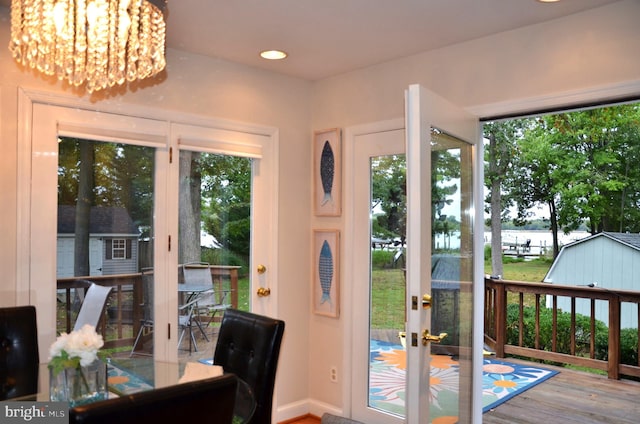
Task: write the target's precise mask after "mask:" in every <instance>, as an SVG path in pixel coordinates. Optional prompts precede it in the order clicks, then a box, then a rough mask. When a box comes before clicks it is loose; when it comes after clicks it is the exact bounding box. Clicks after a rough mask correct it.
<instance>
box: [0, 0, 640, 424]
mask: <svg viewBox="0 0 640 424" xmlns="http://www.w3.org/2000/svg"><path fill="white" fill-rule="evenodd" d="M638 18H640V2H638V1H637V0H625V1H621V2H618V3H614V4H612V5H610V6H606V7H603V8H600V9H594V10H591V11H588V12H585V13H581V14H578V15H574V16H570V17H567V18H564V19H561V20H558V21H556V22H550V23H546V24H542V25H536V26H532V27H529V28H524V29H521V30H517V31H510V32H507V33H503V34H497V35H494V36H491V37H486V38H483V39H480V40H476V41H473V42H468V43H463V44H459V45H454V46H450V47H447V48H444V49H440V50H436V51H431V52H425V53H422V54H419V55H415V56H412V57H409V58H405V59H401V60H397V61H394V62H389V63H383V64H380V65H377V66H373V67H370V68H367V69H363V70H360V71H357V72H352V73H348V74H345V75H341V76H338V77H335V78H330V79H327V80H323V81H319V82H317V83H314V84H311V83H308V82H304V81H301V80H297V79H293V78H289V77H284V76H278V75H275V74H272V73H268V72H263V71H257V70H255V69H252V68H248V67H244V66H240V65H235V64H231V63H228V62H224V61H217V60H212V59H208V58H204V57H200V56H196V55H192V54H187V53H183V52H179V51H175V50H169V51H168V67H167V72H166V73H165V74H164V75H163V76H161V77H159V78H156V80H155V81H148V82H145V83H142V84H140V87H134V88H133V89H129V90H117V93H116V94H115V95H112V96H107V97H101V96H100V95H98V96H96V98H93V99H92V101H93V102H95V104H96V105H98V106H99V105H100V104H105V103H107V104H112V103H126V104H139V105H143V106H145V107H157V108H164V109H169V110H176V111H179V112H181V113H194V114H198V115H204V116H208V117H215V118H226V119H231V120H236V121H241V122H247V123H254V124H260V125H267V126H272V127H277V128H279V130H280V132H279V136H280V156H279V162H280V178H279V181H280V186H279V187H278V190H279V196H280V197H279V199H280V202H279V213H280V215H279V223H280V227H279V250H280V251H279V255H278V256H279V258H280V262H279V264H278V265H279V275H280V281H279V282H278V284H279V286H278V287H279V288H278V293H275V295H276V296H278V306H279V315H280V317H281V318H283V319H284V320H285V321H286V322H287V329H286V331H285V333H286V334H285V340H284V344H283V351H282V356H281V360H280V366H279V376H278V383H279V389H278V393H277V395H278V404H279V406H280V407H281V408H280V409H281V414H280V416H279V418H280V419H286V418H290V417H291V416H294V415H296V414H297V413H298V412H300V411H301V412H302V413H306V412H307V410H306V409H305V408H307V405H308V400H309V399H311V400H312V407H314V408H316V409H315V410H313V411H312V412H316V413H320V412H322V411H320V410H319V409H318V408H330V409H333V410H336V411H339V410H341V409H342V410H348V394H349V390H350V388H349V386H348V378H346V377H347V371H348V370H345V367H346V366H348V364H346V363H345V361H344V360H343V352H344V351H345V349H347V348H348V346H349V341H348V340H344V339H343V334H345V330H346V329H348V327H349V325H350V321H349V319H350V306H349V303H348V302H349V301H350V300H351V298H350V297H349V296H348V290H349V285H350V284H351V282H346V281H343V282H342V288H343V293H345V292H346V293H345V294H346V295H344V296H342V299H343V304H342V305H341V308H340V309H341V316H340V318H339V319H332V318H327V317H321V316H316V315H313V314H311V312H310V299H309V293H310V292H309V285H310V284H309V279H310V278H311V269H312V267H311V266H310V263H311V260H310V251H309V247H310V232H311V229H313V228H339V229H342V230H344V228H343V219H344V213H343V216H342V217H339V218H326V217H325V218H317V217H314V216H313V215H312V210H311V206H310V205H311V196H312V190H311V168H312V167H311V163H312V162H311V149H310V145H311V142H310V141H311V137H312V132H313V130H318V129H324V128H333V127H340V128H343V129H344V128H346V127H347V126H351V125H357V124H364V123H370V122H377V121H382V120H387V119H394V118H400V117H402V116H403V110H404V103H403V93H404V89H405V88H406V87H407V86H408V85H409V84H411V83H421V84H423V85H425V86H426V87H427V88H429V89H431V90H432V91H435V92H436V93H438V94H440V95H442V96H444V97H447V98H449V99H450V100H452V101H453V102H455V103H457V104H459V105H461V106H464V107H468V108H473V110H475V111H478V113H479V114H480V115H490V114H492V113H494V112H493V111H496V110H505V109H506V110H509V109H514V108H527V107H529V106H531V105H534V106H535V105H540V104H549V103H551V104H554V103H555V104H558V100H557V99H556V98H555V97H554V96H557V95H561V94H566V93H567V92H571V93H573V92H576V93H577V94H576V96H573V97H571V98H573V99H576V100H582V99H583V98H585V96H586V97H589V96H591V97H594V96H596V97H597V96H602V95H603V93H606V92H607V91H606V90H605V91H600V90H599V89H600V88H602V87H609V89H610V92H618V91H621V92H624V91H629V88H628V87H631V90H636V89H637V87H638V86H637V85H634V84H633V82H634V81H636V82H637V81H638V79H639V78H640V55H638V54H637V53H638V42H639V41H640V25H638ZM8 34H9V13H8V10H6V9H4V8H1V7H0V75H1V76H2V79H1V81H0V143H2V154H1V155H0V175H1V177H2V178H0V204H2V208H0V233H1V234H2V237H3V238H2V239H3V243H2V245H1V247H0V269H2V270H3V272H4V275H3V279H2V287H1V288H0V304H2V305H10V304H14V303H15V275H16V262H17V253H16V248H15V246H16V230H15V225H16V220H17V216H16V158H17V150H18V149H19V148H20V146H18V145H17V135H16V134H17V127H16V126H17V87H19V86H25V87H29V88H32V89H39V90H46V91H53V92H57V93H64V94H68V95H70V96H74V95H78V94H77V93H74V92H73V91H72V90H69V89H62V88H61V87H62V84H61V83H59V82H57V81H56V80H45V79H44V78H42V77H41V76H37V75H35V74H33V73H32V72H30V71H23V70H21V69H20V68H19V67H18V66H17V65H16V64H15V63H14V61H13V60H12V59H11V57H10V56H9V52H8V49H6V47H2V46H7V45H8V42H9V40H8ZM627 83H630V84H629V85H627ZM143 87H144V88H143ZM611 87H613V88H611ZM638 92H640V89H638ZM547 96H550V97H547ZM532 98H533V99H532ZM566 99H568V97H567V98H566ZM566 99H564V100H562V102H566V101H568V100H566ZM501 102H505V103H501ZM486 105H489V106H486ZM347 183H348V182H345V184H347ZM343 234H344V231H343ZM348 266H349V264H346V263H344V262H342V266H341V272H342V273H343V274H344V272H345V269H346V268H347V267H348ZM332 365H337V366H338V372H339V376H340V380H341V382H343V384H346V385H340V384H338V385H336V384H334V383H330V382H329V379H328V371H327V370H328V369H329V367H330V366H332ZM345 399H347V400H346V401H345ZM283 408H284V410H283Z"/></svg>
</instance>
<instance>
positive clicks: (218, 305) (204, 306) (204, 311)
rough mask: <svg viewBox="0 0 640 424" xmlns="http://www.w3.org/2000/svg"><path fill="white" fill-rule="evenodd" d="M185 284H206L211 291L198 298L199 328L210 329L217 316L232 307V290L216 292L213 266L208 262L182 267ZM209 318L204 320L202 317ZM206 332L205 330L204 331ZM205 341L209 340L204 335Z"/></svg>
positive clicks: (195, 314)
mask: <svg viewBox="0 0 640 424" xmlns="http://www.w3.org/2000/svg"><path fill="white" fill-rule="evenodd" d="M182 272H183V277H184V282H185V284H206V285H209V286H211V290H209V291H206V292H203V293H201V294H200V295H199V297H198V303H197V306H196V308H195V310H194V316H195V317H196V319H197V320H198V324H199V327H200V328H201V329H203V328H209V327H210V325H211V323H212V322H213V321H214V320H215V318H216V316H217V314H219V313H223V312H224V311H225V310H226V309H228V308H230V307H231V303H230V302H231V296H230V294H229V293H230V292H231V290H230V289H229V290H222V288H221V287H220V289H219V290H216V288H215V286H214V284H213V278H212V277H211V265H210V264H208V263H206V262H190V263H186V264H184V265H183V266H182ZM203 316H205V317H207V319H206V320H202V317H203ZM203 332H204V330H203ZM204 336H205V339H206V338H207V336H206V334H204Z"/></svg>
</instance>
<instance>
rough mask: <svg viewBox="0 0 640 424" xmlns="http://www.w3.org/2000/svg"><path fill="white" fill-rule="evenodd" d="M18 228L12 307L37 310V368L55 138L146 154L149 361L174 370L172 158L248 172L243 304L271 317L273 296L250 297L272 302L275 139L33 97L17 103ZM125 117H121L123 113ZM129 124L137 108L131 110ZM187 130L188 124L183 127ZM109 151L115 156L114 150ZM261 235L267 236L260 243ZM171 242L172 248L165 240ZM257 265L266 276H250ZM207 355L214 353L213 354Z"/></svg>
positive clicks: (43, 343) (46, 321)
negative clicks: (262, 290)
mask: <svg viewBox="0 0 640 424" xmlns="http://www.w3.org/2000/svg"><path fill="white" fill-rule="evenodd" d="M20 99H21V100H20V101H21V111H20V117H19V120H20V123H21V124H20V126H21V133H20V135H19V138H20V146H21V148H22V150H21V152H20V154H19V165H18V169H19V171H18V172H19V178H18V185H19V190H18V193H19V199H18V204H19V208H20V211H19V215H20V218H19V222H18V238H19V242H18V250H19V253H20V254H19V258H20V259H19V263H18V277H19V278H18V279H19V282H18V284H17V289H18V295H17V296H18V302H19V303H20V304H32V305H35V306H36V307H37V309H38V336H39V345H40V347H41V349H40V352H41V360H42V361H43V362H46V360H47V352H48V347H49V346H50V344H51V343H52V342H53V341H54V340H55V337H56V301H55V299H56V296H55V294H56V254H55V252H56V236H57V231H56V227H57V225H56V218H57V214H56V205H57V202H56V197H57V193H58V188H57V186H56V185H57V178H56V175H57V173H58V170H59V168H58V155H59V154H58V149H59V146H58V141H59V137H73V138H78V139H82V140H92V141H97V142H102V143H111V144H114V145H116V146H121V145H126V146H138V147H140V148H142V149H146V150H148V151H149V152H150V157H151V161H152V162H153V169H154V171H153V176H152V179H153V184H152V185H153V192H152V193H151V196H152V208H151V209H152V210H151V211H150V213H152V214H153V217H152V225H153V229H152V237H153V239H154V241H155V243H153V245H154V250H153V254H152V256H153V258H152V263H153V268H154V286H155V288H154V291H153V305H154V307H153V309H154V313H153V315H154V326H155V328H156V329H163V330H164V329H167V330H169V329H170V330H169V331H155V332H154V333H155V334H154V340H153V353H154V357H155V358H156V359H159V360H163V361H172V362H173V361H177V339H178V335H179V334H178V325H177V319H178V317H177V314H178V295H177V275H176V274H177V273H176V269H177V267H178V254H177V250H178V249H177V248H175V247H176V246H177V242H176V240H177V239H178V236H177V234H178V218H177V215H178V213H177V211H178V179H179V170H178V169H179V163H178V162H179V161H178V160H177V158H178V156H179V152H180V150H181V149H183V150H184V149H187V150H193V151H200V152H210V153H214V154H222V155H233V156H241V157H244V158H247V159H248V160H251V161H252V164H251V186H252V187H251V190H252V197H251V205H250V209H251V217H252V219H251V246H250V264H249V278H250V282H249V287H250V289H249V290H250V294H249V304H250V308H251V309H252V310H253V311H255V312H257V313H261V314H266V315H275V314H276V313H277V309H276V307H277V305H276V303H275V299H276V296H270V297H258V296H257V295H256V290H257V288H259V287H269V288H270V289H271V292H272V293H273V292H274V291H275V290H276V281H277V269H276V263H277V258H276V254H277V249H276V247H277V221H276V213H275V208H276V207H277V193H275V192H274V187H277V172H275V170H276V169H277V131H276V130H275V129H271V128H263V127H255V126H251V127H249V126H247V127H243V126H240V125H236V124H229V123H227V122H218V121H212V122H208V121H207V122H204V123H203V122H202V120H201V119H200V118H197V119H196V118H191V117H188V116H183V117H181V119H182V120H183V122H187V123H184V124H177V123H175V122H172V121H171V120H169V119H168V118H167V117H166V116H164V115H163V114H162V113H160V112H159V111H156V110H149V111H147V112H149V114H150V115H155V116H158V117H157V118H140V117H135V116H127V115H126V111H123V110H119V111H118V112H117V113H116V112H114V113H108V112H96V111H92V110H88V109H83V107H87V105H84V104H83V105H75V104H72V105H61V106H53V105H51V104H50V103H51V102H50V99H48V98H44V99H40V96H39V95H38V94H37V93H29V94H28V95H25V94H24V93H21V96H20ZM124 108H125V109H126V107H124ZM129 111H130V112H131V114H137V113H140V108H130V110H129ZM190 121H193V122H195V124H191V123H188V122H190ZM116 151H117V148H116ZM267 231H269V234H267ZM172 238H173V241H174V243H173V248H171V242H170V240H171V239H172ZM258 265H263V266H264V268H265V269H266V270H267V272H261V273H258V271H257V269H258ZM212 354H213V352H212Z"/></svg>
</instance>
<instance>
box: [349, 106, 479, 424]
mask: <svg viewBox="0 0 640 424" xmlns="http://www.w3.org/2000/svg"><path fill="white" fill-rule="evenodd" d="M481 128H482V123H478V131H479V132H478V134H481V132H480V130H481ZM395 130H405V118H396V119H390V120H384V121H379V122H373V123H368V124H362V125H355V126H351V127H346V128H345V132H344V134H345V145H344V157H345V161H344V163H345V167H344V175H345V179H344V181H345V198H344V202H345V211H346V213H345V216H344V218H345V223H344V228H345V229H346V230H345V237H344V244H345V249H344V250H345V253H344V259H345V263H350V264H354V258H355V255H354V253H353V252H354V251H355V248H356V245H355V239H354V230H353V229H354V225H355V223H356V217H355V211H354V209H355V202H354V198H355V194H356V193H355V178H356V173H355V160H356V158H355V139H356V137H358V136H362V135H366V134H372V133H379V132H387V131H395ZM474 152H475V154H476V156H475V157H474V158H473V163H474V166H475V170H474V175H473V178H474V183H475V184H476V187H475V188H476V193H475V199H474V201H475V202H476V203H475V204H476V205H481V204H483V203H482V202H483V194H482V193H483V190H482V187H484V183H483V181H484V164H483V157H484V153H483V146H482V143H480V142H478V143H477V144H476V145H475V150H474ZM478 188H480V189H478ZM478 201H480V203H477V202H478ZM474 213H475V216H474V219H475V222H476V225H480V223H482V222H483V208H479V207H476V208H475V211H474ZM473 243H474V250H475V251H476V252H482V249H483V240H482V233H481V232H480V233H478V232H477V231H476V232H475V233H474V238H473ZM478 249H479V250H478ZM482 256H483V255H482V253H478V254H476V255H474V264H473V267H474V270H473V271H474V289H473V290H474V293H473V298H474V312H473V317H474V318H473V319H474V321H475V322H476V323H482V322H483V320H484V318H483V313H482V311H483V303H484V290H483V287H484V268H483V263H482V259H481V258H482ZM344 272H345V280H346V281H354V282H355V281H356V280H355V278H356V273H355V266H354V267H346V269H345V271H344ZM354 285H355V284H353V285H349V286H347V287H345V288H343V291H342V296H343V301H344V304H346V305H356V304H357V302H356V300H357V299H356V293H355V292H356V290H355V288H354ZM357 312H358V311H357V310H356V308H355V307H352V308H345V310H344V317H345V319H346V321H345V324H344V327H343V329H344V332H343V345H344V346H345V349H344V353H343V364H344V368H345V373H344V375H345V376H346V377H347V378H344V379H343V385H342V393H343V396H342V404H343V409H342V414H343V415H344V416H347V417H352V416H353V412H354V406H353V402H354V396H353V395H352V391H353V390H352V389H353V388H354V387H356V385H357V384H356V379H357V378H361V377H360V375H359V374H358V370H357V368H356V366H355V364H354V359H353V355H352V352H353V350H354V344H355V343H356V340H357V339H358V338H357V337H356V329H355V326H356V323H357V322H358V319H357V318H358V316H357ZM483 342H484V326H483V325H482V324H480V325H475V326H474V329H473V345H474V348H473V353H472V354H473V362H474V364H478V365H479V366H474V370H473V373H474V379H473V394H472V402H473V412H472V413H473V416H474V417H473V420H474V422H482V370H481V364H482V358H483V357H482V346H483Z"/></svg>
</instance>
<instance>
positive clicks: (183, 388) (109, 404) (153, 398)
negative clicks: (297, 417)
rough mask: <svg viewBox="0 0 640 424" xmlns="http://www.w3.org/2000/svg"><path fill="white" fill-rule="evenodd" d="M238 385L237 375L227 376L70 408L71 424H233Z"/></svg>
mask: <svg viewBox="0 0 640 424" xmlns="http://www.w3.org/2000/svg"><path fill="white" fill-rule="evenodd" d="M237 383H238V378H237V377H236V376H235V375H233V374H223V375H222V376H219V377H212V378H207V379H203V380H196V381H191V382H187V383H180V384H175V385H173V386H167V387H162V388H159V389H154V390H148V391H144V392H137V393H133V394H130V395H126V396H121V397H117V398H113V399H108V400H105V401H100V402H93V403H88V404H86V405H81V406H76V407H74V408H71V409H69V423H70V424H74V423H78V424H79V423H82V424H113V423H118V424H142V423H160V422H163V423H166V422H169V423H211V422H215V423H220V424H231V423H232V422H233V408H234V403H235V397H236V388H237ZM212 414H215V416H212Z"/></svg>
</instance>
